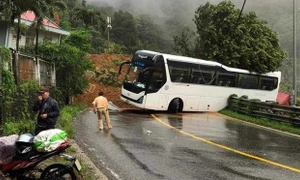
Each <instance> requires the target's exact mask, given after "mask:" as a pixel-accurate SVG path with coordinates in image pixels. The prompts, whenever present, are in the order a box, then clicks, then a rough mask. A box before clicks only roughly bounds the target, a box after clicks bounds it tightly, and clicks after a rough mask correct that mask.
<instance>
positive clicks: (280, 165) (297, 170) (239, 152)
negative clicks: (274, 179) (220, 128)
mask: <svg viewBox="0 0 300 180" xmlns="http://www.w3.org/2000/svg"><path fill="white" fill-rule="evenodd" d="M151 116H152V117H153V118H154V119H155V120H157V121H158V122H160V123H162V124H164V125H165V126H167V127H169V128H171V129H174V130H175V131H178V132H180V133H182V134H184V135H186V136H189V137H192V138H194V139H197V140H200V141H202V142H205V143H207V144H211V145H213V146H217V147H219V148H222V149H225V150H227V151H232V152H234V153H237V154H240V155H243V156H246V157H249V158H252V159H256V160H258V161H262V162H265V163H268V164H272V165H274V166H278V167H281V168H284V169H288V170H290V171H294V172H297V173H300V169H297V168H293V167H291V166H286V165H283V164H280V163H277V162H274V161H270V160H267V159H264V158H261V157H258V156H254V155H251V154H248V153H244V152H242V151H239V150H235V149H232V148H230V147H227V146H223V145H221V144H217V143H214V142H212V141H209V140H207V139H204V138H200V137H197V136H195V135H192V134H190V133H187V132H185V131H182V130H179V129H176V128H175V127H173V126H171V125H169V124H167V123H165V122H164V121H162V120H161V119H159V118H158V117H156V116H155V115H154V114H151Z"/></svg>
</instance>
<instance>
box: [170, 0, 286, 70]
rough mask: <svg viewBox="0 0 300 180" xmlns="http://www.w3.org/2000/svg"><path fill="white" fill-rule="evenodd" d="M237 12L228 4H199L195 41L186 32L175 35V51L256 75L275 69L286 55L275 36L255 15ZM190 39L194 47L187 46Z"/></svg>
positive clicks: (232, 5)
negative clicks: (252, 72)
mask: <svg viewBox="0 0 300 180" xmlns="http://www.w3.org/2000/svg"><path fill="white" fill-rule="evenodd" d="M239 12H240V10H239V9H237V8H235V6H234V4H233V3H232V2H231V1H222V2H220V3H219V4H217V5H212V4H210V3H209V2H207V3H206V4H205V5H201V6H200V7H199V8H198V9H197V11H196V14H195V20H194V22H195V24H196V27H197V36H196V37H197V38H192V37H190V36H192V34H191V33H190V32H188V31H187V32H186V33H183V34H181V36H175V47H176V49H177V51H178V52H179V53H181V54H185V55H189V56H191V55H192V56H193V57H197V58H201V59H208V60H214V61H217V62H220V63H222V64H225V65H228V66H231V67H237V68H242V69H247V70H249V71H254V72H258V73H265V72H270V71H275V70H277V69H278V68H279V67H280V65H281V63H282V61H283V60H284V58H285V56H286V53H285V51H283V50H282V49H281V47H280V44H279V39H278V35H277V33H276V32H274V31H273V30H271V29H270V28H269V27H268V25H267V22H265V21H262V20H260V19H259V18H258V17H257V16H256V14H255V13H254V12H250V13H248V14H245V13H244V14H242V15H241V17H240V18H239ZM238 19H239V21H237V20H238ZM192 39H194V43H193V46H191V45H188V44H190V41H191V40H192ZM187 48H190V49H187Z"/></svg>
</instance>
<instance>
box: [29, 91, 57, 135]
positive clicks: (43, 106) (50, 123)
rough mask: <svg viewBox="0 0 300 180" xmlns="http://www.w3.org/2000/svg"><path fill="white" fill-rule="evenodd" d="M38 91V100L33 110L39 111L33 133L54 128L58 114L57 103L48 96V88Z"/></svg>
mask: <svg viewBox="0 0 300 180" xmlns="http://www.w3.org/2000/svg"><path fill="white" fill-rule="evenodd" d="M39 93H40V95H39V96H38V100H37V101H36V102H35V103H34V106H33V110H34V111H39V114H38V120H37V125H36V128H35V135H37V134H38V133H40V132H41V131H44V130H48V129H54V128H55V125H56V121H57V117H58V116H59V105H58V103H57V101H56V100H54V99H52V98H51V97H49V95H50V91H49V89H47V88H41V89H40V91H39Z"/></svg>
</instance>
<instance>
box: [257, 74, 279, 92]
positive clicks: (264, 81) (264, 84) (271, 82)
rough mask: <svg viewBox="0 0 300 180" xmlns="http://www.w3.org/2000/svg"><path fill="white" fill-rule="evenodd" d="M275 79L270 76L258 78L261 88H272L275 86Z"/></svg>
mask: <svg viewBox="0 0 300 180" xmlns="http://www.w3.org/2000/svg"><path fill="white" fill-rule="evenodd" d="M277 82H278V81H277V79H276V78H270V77H261V78H260V87H259V89H262V90H269V91H270V90H274V89H276V88H277Z"/></svg>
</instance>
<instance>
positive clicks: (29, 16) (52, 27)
mask: <svg viewBox="0 0 300 180" xmlns="http://www.w3.org/2000/svg"><path fill="white" fill-rule="evenodd" d="M34 20H35V14H34V12H32V11H26V12H25V13H23V14H22V15H21V21H22V23H24V24H26V25H28V26H30V25H31V24H32V23H33V22H34ZM15 22H17V19H16V20H15ZM43 25H44V29H45V30H46V31H50V32H53V33H57V34H61V35H66V36H67V35H69V34H70V32H68V31H65V30H63V29H61V28H60V27H59V26H58V25H57V24H56V23H55V22H53V21H51V20H50V19H48V18H44V19H43Z"/></svg>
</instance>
